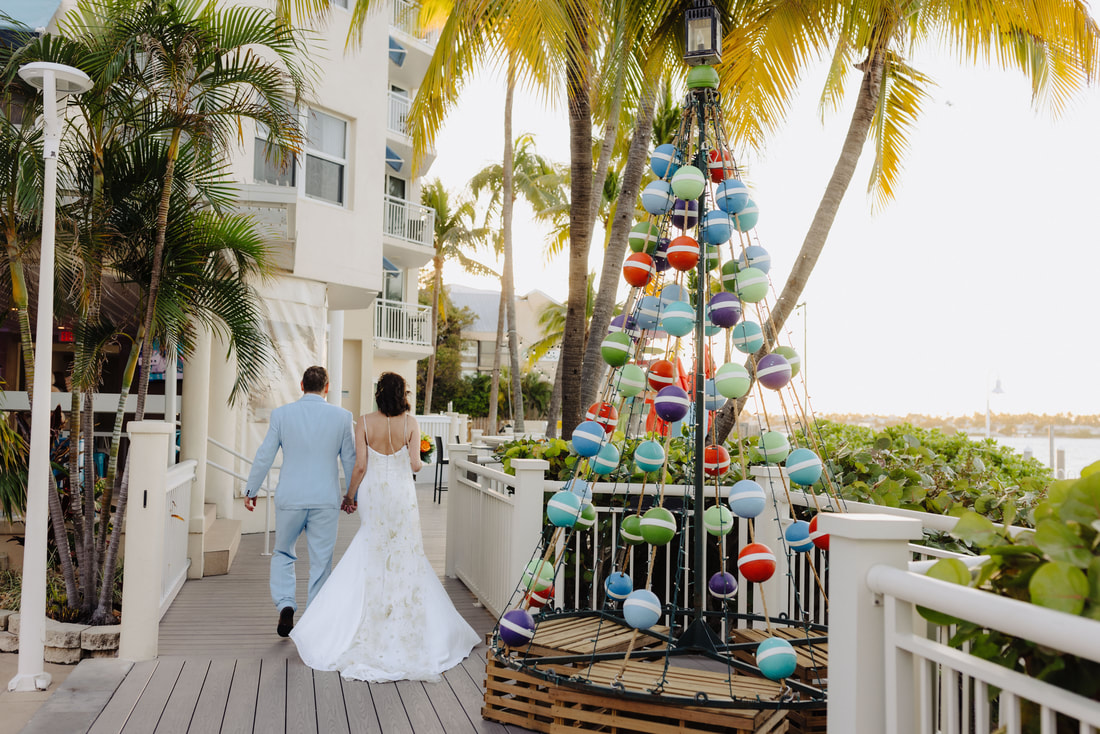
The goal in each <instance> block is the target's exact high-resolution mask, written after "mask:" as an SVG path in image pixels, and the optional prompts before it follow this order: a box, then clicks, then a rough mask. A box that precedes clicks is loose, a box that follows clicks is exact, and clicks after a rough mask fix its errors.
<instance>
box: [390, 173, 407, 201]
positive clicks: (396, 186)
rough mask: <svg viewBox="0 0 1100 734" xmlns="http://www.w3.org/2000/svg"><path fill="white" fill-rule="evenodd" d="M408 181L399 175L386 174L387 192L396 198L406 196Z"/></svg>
mask: <svg viewBox="0 0 1100 734" xmlns="http://www.w3.org/2000/svg"><path fill="white" fill-rule="evenodd" d="M406 185H407V182H406V181H405V179H403V178H398V177H397V176H386V194H387V195H388V196H392V197H393V198H395V199H402V200H403V199H404V198H405V188H406Z"/></svg>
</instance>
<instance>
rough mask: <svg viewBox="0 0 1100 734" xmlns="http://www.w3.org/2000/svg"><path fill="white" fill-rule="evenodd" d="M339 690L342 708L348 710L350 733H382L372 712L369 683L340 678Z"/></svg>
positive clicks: (372, 701) (372, 700)
mask: <svg viewBox="0 0 1100 734" xmlns="http://www.w3.org/2000/svg"><path fill="white" fill-rule="evenodd" d="M340 690H342V691H343V693H344V708H345V710H346V711H347V712H348V728H349V729H350V730H351V734H382V727H381V726H380V725H379V723H378V715H377V714H376V713H375V712H374V699H373V698H372V697H371V690H370V684H369V683H364V682H363V681H359V680H344V679H342V678H341V679H340Z"/></svg>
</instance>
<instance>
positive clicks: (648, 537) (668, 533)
mask: <svg viewBox="0 0 1100 734" xmlns="http://www.w3.org/2000/svg"><path fill="white" fill-rule="evenodd" d="M641 531H642V537H643V538H644V539H645V542H647V543H649V544H650V545H667V544H668V542H669V541H670V540H672V538H673V537H674V536H675V535H676V516H675V515H673V514H672V513H671V512H669V511H668V510H666V509H665V508H664V507H652V508H650V509H649V510H647V511H646V513H645V514H644V515H642V523H641Z"/></svg>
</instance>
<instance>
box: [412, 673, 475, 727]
mask: <svg viewBox="0 0 1100 734" xmlns="http://www.w3.org/2000/svg"><path fill="white" fill-rule="evenodd" d="M424 693H426V694H427V696H428V700H429V701H431V704H432V708H433V709H435V715H436V716H437V717H438V718H439V721H440V723H442V724H443V730H444V731H446V732H447V734H467V733H468V732H475V731H477V730H476V729H475V728H474V725H473V724H472V723H470V718H469V717H468V716H467V715H466V711H465V710H463V708H462V704H461V703H460V702H459V700H458V697H457V696H456V695H455V692H454V689H452V688H451V686H450V684H448V683H447V681H445V680H441V681H438V682H435V683H429V682H425V683H424ZM402 698H404V696H402ZM410 718H411V717H410ZM413 728H416V725H415V724H414V725H413ZM417 731H419V729H418V730H417Z"/></svg>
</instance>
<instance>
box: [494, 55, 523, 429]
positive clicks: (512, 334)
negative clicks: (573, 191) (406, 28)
mask: <svg viewBox="0 0 1100 734" xmlns="http://www.w3.org/2000/svg"><path fill="white" fill-rule="evenodd" d="M515 91H516V67H515V60H514V59H513V58H512V57H511V56H509V58H508V85H507V88H506V91H505V93H504V162H503V163H504V166H503V175H502V181H501V189H502V191H501V200H500V212H501V229H502V230H503V240H504V277H503V278H502V279H501V280H502V281H503V283H501V285H502V286H503V289H502V290H503V299H504V305H505V311H506V313H507V316H508V361H509V364H510V365H511V368H512V369H511V372H512V415H513V417H514V419H515V424H514V425H513V429H514V430H515V433H516V434H517V435H522V434H523V432H524V430H526V425H525V424H524V422H523V388H522V385H521V382H520V371H519V334H518V333H517V331H516V285H515V283H516V281H515V265H514V262H513V257H512V210H513V208H514V207H515V203H516V193H515V182H514V180H513V179H514V174H515V171H514V169H515V165H516V160H515V153H514V151H513V150H512V99H513V97H514V96H515Z"/></svg>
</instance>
